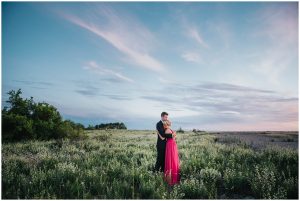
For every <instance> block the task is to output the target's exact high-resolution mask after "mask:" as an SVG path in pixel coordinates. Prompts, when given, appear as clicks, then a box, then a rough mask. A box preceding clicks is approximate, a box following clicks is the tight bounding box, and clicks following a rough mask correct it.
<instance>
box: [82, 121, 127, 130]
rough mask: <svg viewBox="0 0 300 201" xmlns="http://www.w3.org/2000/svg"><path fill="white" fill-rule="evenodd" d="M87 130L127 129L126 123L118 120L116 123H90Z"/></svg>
mask: <svg viewBox="0 0 300 201" xmlns="http://www.w3.org/2000/svg"><path fill="white" fill-rule="evenodd" d="M86 129H87V130H99V129H127V128H126V126H125V124H124V123H122V122H116V123H106V124H104V123H102V124H98V125H95V126H93V125H89V126H88V127H87V128H86Z"/></svg>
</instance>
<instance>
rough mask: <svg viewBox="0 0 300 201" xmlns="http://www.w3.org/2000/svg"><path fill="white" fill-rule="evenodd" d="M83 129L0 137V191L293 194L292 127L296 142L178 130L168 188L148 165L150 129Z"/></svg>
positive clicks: (98, 195) (64, 195)
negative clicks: (79, 134) (53, 135)
mask: <svg viewBox="0 0 300 201" xmlns="http://www.w3.org/2000/svg"><path fill="white" fill-rule="evenodd" d="M85 132H86V133H87V135H88V138H87V139H78V140H76V139H72V140H71V139H63V140H47V141H38V140H29V141H23V142H14V143H12V142H10V143H2V199H298V133H297V134H296V137H295V139H294V138H293V141H292V142H293V143H296V144H297V147H296V146H294V147H290V146H285V145H284V144H283V145H282V144H281V145H280V146H272V145H270V146H269V145H268V146H264V147H263V148H260V149H256V148H255V146H253V142H252V143H249V142H247V141H245V140H241V139H238V138H236V136H238V134H236V135H235V137H234V138H233V137H232V136H231V135H230V134H226V135H224V134H222V133H209V132H205V131H201V132H192V131H185V132H184V133H178V134H177V138H176V141H177V146H178V151H179V158H180V167H181V182H180V184H179V185H175V186H174V188H173V189H172V191H170V192H169V191H168V186H167V184H166V183H164V182H163V180H162V174H161V173H154V172H153V171H152V169H153V166H154V164H155V161H156V140H157V135H156V134H155V132H154V131H152V130H91V131H88V130H85ZM220 134H221V135H220ZM266 134H267V133H266ZM269 139H270V140H269V141H270V142H276V140H273V141H272V138H269ZM276 139H278V137H276ZM289 139H291V138H289ZM294 140H295V141H294ZM258 141H260V140H258ZM286 142H288V143H291V140H287V141H286ZM264 144H266V143H264ZM295 147H296V148H295Z"/></svg>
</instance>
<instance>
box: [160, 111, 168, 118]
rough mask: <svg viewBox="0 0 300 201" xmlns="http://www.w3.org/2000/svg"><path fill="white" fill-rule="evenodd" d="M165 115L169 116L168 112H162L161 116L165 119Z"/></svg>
mask: <svg viewBox="0 0 300 201" xmlns="http://www.w3.org/2000/svg"><path fill="white" fill-rule="evenodd" d="M165 115H169V114H168V113H167V112H162V113H161V115H160V116H161V117H163V116H165Z"/></svg>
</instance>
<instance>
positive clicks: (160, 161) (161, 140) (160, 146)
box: [155, 112, 173, 172]
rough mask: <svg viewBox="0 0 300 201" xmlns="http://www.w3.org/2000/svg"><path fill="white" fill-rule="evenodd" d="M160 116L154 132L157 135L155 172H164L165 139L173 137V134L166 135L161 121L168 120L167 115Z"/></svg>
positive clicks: (163, 113)
mask: <svg viewBox="0 0 300 201" xmlns="http://www.w3.org/2000/svg"><path fill="white" fill-rule="evenodd" d="M160 116H161V120H160V121H159V122H157V124H156V130H157V132H158V134H157V143H156V149H157V158H156V164H155V171H161V172H164V169H165V151H166V142H167V138H172V137H173V134H166V133H165V129H164V126H163V121H166V120H168V113H167V112H162V113H161V115H160Z"/></svg>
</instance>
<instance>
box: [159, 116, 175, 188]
mask: <svg viewBox="0 0 300 201" xmlns="http://www.w3.org/2000/svg"><path fill="white" fill-rule="evenodd" d="M170 127H171V121H169V120H168V113H167V112H162V113H161V120H160V121H159V122H157V124H156V130H157V135H158V136H157V144H156V148H157V159H156V164H155V171H161V172H164V180H165V181H166V182H167V183H168V184H169V185H170V186H173V185H174V184H176V183H179V181H180V161H179V156H178V150H177V144H176V141H175V139H176V131H173V130H172V129H171V128H170Z"/></svg>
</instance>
